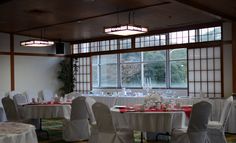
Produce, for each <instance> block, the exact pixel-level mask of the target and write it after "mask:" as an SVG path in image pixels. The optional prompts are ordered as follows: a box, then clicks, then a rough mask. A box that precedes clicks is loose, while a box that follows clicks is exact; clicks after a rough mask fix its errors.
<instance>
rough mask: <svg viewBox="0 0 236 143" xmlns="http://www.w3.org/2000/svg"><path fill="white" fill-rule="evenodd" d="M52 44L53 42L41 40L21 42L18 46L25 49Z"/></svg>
mask: <svg viewBox="0 0 236 143" xmlns="http://www.w3.org/2000/svg"><path fill="white" fill-rule="evenodd" d="M53 44H54V42H53V41H48V40H42V39H31V40H27V41H21V42H20V45H21V46H25V47H48V46H52V45H53Z"/></svg>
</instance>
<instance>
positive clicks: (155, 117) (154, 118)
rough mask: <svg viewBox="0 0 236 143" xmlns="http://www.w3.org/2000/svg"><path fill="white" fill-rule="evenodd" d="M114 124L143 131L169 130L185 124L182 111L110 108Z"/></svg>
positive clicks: (163, 131)
mask: <svg viewBox="0 0 236 143" xmlns="http://www.w3.org/2000/svg"><path fill="white" fill-rule="evenodd" d="M111 111H112V112H111V113H112V119H113V122H114V125H115V126H116V127H118V128H128V129H132V130H137V131H145V132H162V133H165V132H169V133H171V131H172V129H173V128H182V127H184V125H185V113H184V112H182V111H174V112H173V111H172V112H171V111H169V112H125V113H120V112H119V109H111Z"/></svg>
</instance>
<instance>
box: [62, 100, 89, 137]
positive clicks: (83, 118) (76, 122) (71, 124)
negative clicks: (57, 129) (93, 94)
mask: <svg viewBox="0 0 236 143" xmlns="http://www.w3.org/2000/svg"><path fill="white" fill-rule="evenodd" d="M88 138H89V123H88V114H87V109H86V103H85V97H84V96H79V97H77V98H75V99H74V100H73V101H72V105H71V117H70V119H69V120H64V123H63V139H64V140H65V141H81V140H88Z"/></svg>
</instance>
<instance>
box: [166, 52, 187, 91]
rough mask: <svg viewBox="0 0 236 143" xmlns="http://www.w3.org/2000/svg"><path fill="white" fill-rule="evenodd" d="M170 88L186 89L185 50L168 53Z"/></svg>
mask: <svg viewBox="0 0 236 143" xmlns="http://www.w3.org/2000/svg"><path fill="white" fill-rule="evenodd" d="M169 55H170V59H169V60H170V87H183V88H187V50H186V48H182V49H174V50H170V51H169Z"/></svg>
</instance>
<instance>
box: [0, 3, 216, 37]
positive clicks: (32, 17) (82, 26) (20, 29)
mask: <svg viewBox="0 0 236 143" xmlns="http://www.w3.org/2000/svg"><path fill="white" fill-rule="evenodd" d="M130 9H135V10H133V11H131V12H134V17H133V16H132V17H131V22H132V21H133V18H134V22H135V24H138V25H143V26H147V27H149V28H150V30H151V31H153V30H158V29H162V28H168V27H175V26H180V25H181V26H182V25H189V24H197V23H206V22H212V21H218V20H220V19H219V18H218V17H215V16H214V15H211V14H208V13H206V12H203V11H202V10H198V9H196V8H192V7H190V6H188V5H185V4H182V3H180V2H175V1H170V2H169V1H166V0H148V1H143V0H126V1H125V2H124V1H121V0H70V1H66V0H37V1H32V0H20V1H19V0H10V1H9V2H7V1H6V2H5V3H0V31H3V32H11V33H16V34H22V35H28V36H35V37H41V31H42V30H44V31H45V34H44V35H43V37H45V38H49V39H53V40H62V41H76V40H81V39H91V38H97V37H105V36H108V35H105V34H104V33H103V28H104V27H106V26H114V25H116V24H118V23H119V24H126V23H128V15H129V12H128V11H129V10H130ZM117 11H125V12H119V13H117ZM118 19H119V20H118ZM42 27H44V28H42Z"/></svg>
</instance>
